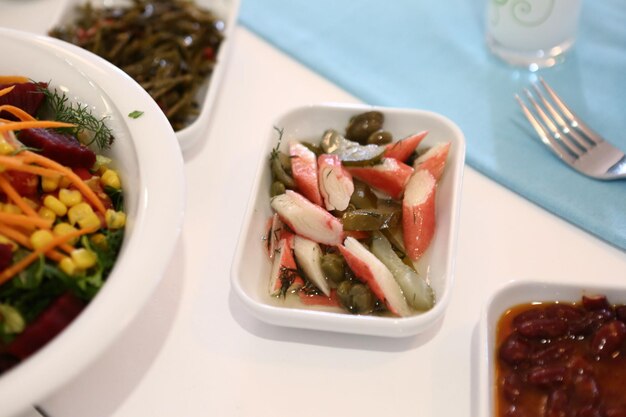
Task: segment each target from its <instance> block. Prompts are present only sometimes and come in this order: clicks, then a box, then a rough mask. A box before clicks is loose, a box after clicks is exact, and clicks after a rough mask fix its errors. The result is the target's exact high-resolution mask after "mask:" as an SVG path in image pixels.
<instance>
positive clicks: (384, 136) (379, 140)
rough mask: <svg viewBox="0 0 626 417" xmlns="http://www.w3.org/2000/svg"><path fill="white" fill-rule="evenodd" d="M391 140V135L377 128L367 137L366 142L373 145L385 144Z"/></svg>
mask: <svg viewBox="0 0 626 417" xmlns="http://www.w3.org/2000/svg"><path fill="white" fill-rule="evenodd" d="M392 141H393V135H392V134H391V133H390V132H387V131H386V130H377V131H376V132H374V133H372V134H371V135H369V136H368V137H367V143H368V144H373V145H386V144H388V143H391V142H392Z"/></svg>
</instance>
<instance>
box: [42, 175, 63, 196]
mask: <svg viewBox="0 0 626 417" xmlns="http://www.w3.org/2000/svg"><path fill="white" fill-rule="evenodd" d="M60 182H61V176H60V175H58V176H54V177H43V178H41V189H42V190H44V192H46V193H51V192H52V191H54V190H56V189H57V188H59V183H60Z"/></svg>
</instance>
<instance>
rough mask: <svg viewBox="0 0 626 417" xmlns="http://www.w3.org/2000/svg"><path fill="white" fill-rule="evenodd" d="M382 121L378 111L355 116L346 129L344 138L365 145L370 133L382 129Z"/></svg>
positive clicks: (382, 118)
mask: <svg viewBox="0 0 626 417" xmlns="http://www.w3.org/2000/svg"><path fill="white" fill-rule="evenodd" d="M384 121H385V117H384V116H383V114H382V113H381V112H378V111H368V112H365V113H361V114H357V115H356V116H354V117H352V118H351V119H350V122H349V124H348V127H346V138H348V139H350V140H354V141H357V142H359V143H360V144H365V143H367V138H368V137H369V136H370V135H371V134H372V133H374V132H376V131H378V130H380V129H382V127H383V123H384Z"/></svg>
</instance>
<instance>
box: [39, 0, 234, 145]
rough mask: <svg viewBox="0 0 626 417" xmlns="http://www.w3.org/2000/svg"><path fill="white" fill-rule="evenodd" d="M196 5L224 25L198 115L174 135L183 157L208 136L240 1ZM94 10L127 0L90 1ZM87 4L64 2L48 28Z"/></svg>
mask: <svg viewBox="0 0 626 417" xmlns="http://www.w3.org/2000/svg"><path fill="white" fill-rule="evenodd" d="M194 1H195V3H196V4H198V5H199V6H202V7H204V8H206V9H207V10H210V11H212V12H213V13H214V14H215V16H216V17H218V18H219V19H221V20H222V21H223V22H224V30H223V34H224V40H223V41H222V43H221V45H220V49H219V51H218V54H217V57H216V65H215V68H214V69H213V72H212V73H211V75H210V77H208V78H207V80H205V82H204V84H203V85H202V87H201V88H200V90H199V91H198V94H197V96H196V99H197V101H198V104H199V114H198V116H197V118H196V119H195V120H194V121H193V122H192V123H190V124H189V125H188V126H187V127H185V128H184V129H181V130H179V131H177V132H176V136H177V138H178V142H179V144H180V147H181V149H182V150H183V154H184V155H187V154H188V153H191V152H193V150H195V149H196V147H197V146H200V145H201V143H202V141H203V138H205V137H206V136H207V135H208V132H207V129H208V127H209V124H210V121H211V115H212V113H213V112H214V109H215V106H216V101H217V97H218V94H219V90H220V87H221V85H222V83H223V81H222V80H223V78H224V76H225V74H226V68H227V64H228V59H229V56H230V51H231V49H232V48H233V43H234V42H233V40H232V38H233V35H234V30H235V26H236V24H237V17H238V15H239V5H240V0H194ZM89 2H90V3H91V4H92V5H93V6H94V7H96V8H98V7H103V6H105V5H106V6H107V7H111V6H114V5H124V4H128V3H130V2H129V1H128V0H89ZM85 3H87V0H65V4H64V6H63V7H62V8H61V9H60V13H59V14H58V16H56V17H55V18H54V19H53V20H54V21H53V23H52V25H51V26H50V28H49V29H52V28H53V27H55V26H57V25H59V24H65V23H68V22H72V21H73V19H74V18H75V16H76V13H75V10H76V7H77V6H79V5H82V4H85Z"/></svg>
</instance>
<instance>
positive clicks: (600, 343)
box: [591, 320, 626, 358]
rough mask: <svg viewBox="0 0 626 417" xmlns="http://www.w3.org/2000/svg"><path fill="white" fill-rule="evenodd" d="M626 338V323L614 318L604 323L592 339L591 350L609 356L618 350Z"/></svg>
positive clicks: (602, 355) (603, 356)
mask: <svg viewBox="0 0 626 417" xmlns="http://www.w3.org/2000/svg"><path fill="white" fill-rule="evenodd" d="M625 339H626V324H624V323H623V322H621V321H619V320H613V321H611V322H609V323H606V324H604V325H602V326H601V327H600V328H599V329H598V330H597V331H596V333H595V334H594V335H593V338H592V339H591V352H592V353H593V354H595V355H598V356H600V357H602V358H608V357H610V356H612V355H613V354H614V353H615V352H617V351H618V350H619V349H620V348H621V346H622V343H624V340H625Z"/></svg>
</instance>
